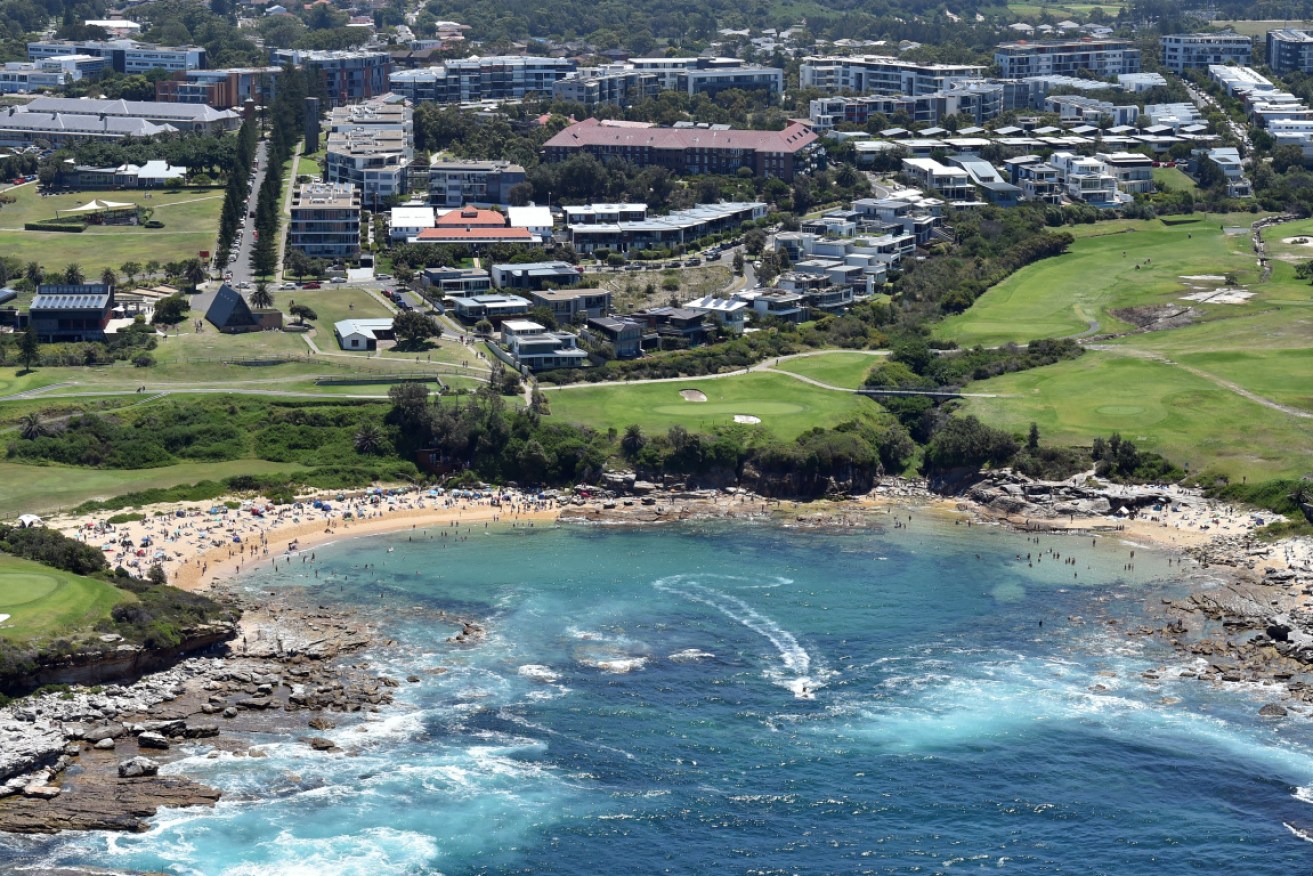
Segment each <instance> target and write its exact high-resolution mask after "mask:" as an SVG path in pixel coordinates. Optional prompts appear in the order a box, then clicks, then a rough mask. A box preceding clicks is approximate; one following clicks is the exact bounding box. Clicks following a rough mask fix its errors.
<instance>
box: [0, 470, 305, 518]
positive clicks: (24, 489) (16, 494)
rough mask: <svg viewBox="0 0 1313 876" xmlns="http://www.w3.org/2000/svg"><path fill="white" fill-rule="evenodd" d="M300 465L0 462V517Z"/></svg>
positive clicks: (278, 471) (34, 512) (276, 471)
mask: <svg viewBox="0 0 1313 876" xmlns="http://www.w3.org/2000/svg"><path fill="white" fill-rule="evenodd" d="M301 468H302V466H300V465H297V464H295V463H283V462H266V461H264V460H259V459H237V460H233V461H230V462H194V463H184V464H181V465H168V466H163V467H162V468H147V469H137V470H133V471H126V470H122V469H90V468H65V467H63V466H53V465H52V466H44V465H22V464H20V463H15V462H0V484H4V489H3V490H0V519H7V518H12V517H17V516H18V515H19V514H29V513H31V514H41V513H43V512H47V511H52V510H55V509H58V508H71V507H73V506H75V505H80V504H81V503H83V502H86V501H88V500H90V499H107V498H110V497H113V496H119V495H122V494H123V493H132V492H136V491H138V490H150V489H155V488H157V487H172V486H174V485H176V484H192V483H196V482H197V481H206V480H221V479H223V478H227V477H232V476H233V475H241V474H275V473H282V472H292V471H298V470H300V469H301Z"/></svg>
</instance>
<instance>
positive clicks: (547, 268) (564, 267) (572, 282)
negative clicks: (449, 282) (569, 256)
mask: <svg viewBox="0 0 1313 876" xmlns="http://www.w3.org/2000/svg"><path fill="white" fill-rule="evenodd" d="M491 273H492V284H493V285H494V286H496V287H497V288H498V289H546V288H547V287H549V286H554V287H557V288H560V287H562V286H578V285H579V284H580V283H582V282H583V279H584V275H583V274H582V273H580V271H579V269H578V268H577V267H575V266H574V265H572V264H570V263H569V262H527V263H517V264H505V265H493V266H492V271H491ZM531 297H532V296H531Z"/></svg>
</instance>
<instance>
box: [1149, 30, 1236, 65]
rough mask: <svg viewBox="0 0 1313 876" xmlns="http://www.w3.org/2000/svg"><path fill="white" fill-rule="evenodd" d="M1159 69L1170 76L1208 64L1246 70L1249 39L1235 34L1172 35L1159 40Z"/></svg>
mask: <svg viewBox="0 0 1313 876" xmlns="http://www.w3.org/2000/svg"><path fill="white" fill-rule="evenodd" d="M1158 45H1159V46H1160V47H1161V48H1162V62H1163V66H1164V67H1166V68H1167V69H1168V70H1171V71H1172V72H1173V73H1184V72H1185V71H1186V70H1189V69H1205V68H1207V67H1209V66H1210V65H1212V64H1231V63H1234V64H1240V65H1241V66H1247V65H1248V64H1249V62H1250V60H1251V59H1252V58H1253V54H1254V41H1253V39H1252V38H1251V37H1247V36H1241V35H1240V34H1236V33H1176V34H1167V35H1165V36H1162V37H1159V39H1158Z"/></svg>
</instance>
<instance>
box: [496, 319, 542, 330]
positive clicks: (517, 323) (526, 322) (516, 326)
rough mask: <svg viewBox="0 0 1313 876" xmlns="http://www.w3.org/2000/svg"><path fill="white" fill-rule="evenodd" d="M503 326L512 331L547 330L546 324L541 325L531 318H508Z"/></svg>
mask: <svg viewBox="0 0 1313 876" xmlns="http://www.w3.org/2000/svg"><path fill="white" fill-rule="evenodd" d="M501 326H502V328H503V329H505V330H508V331H512V332H545V331H547V328H546V326H541V325H539V324H538V323H536V322H534V321H533V320H531V319H508V320H506V321H505V322H503V323H502V324H501Z"/></svg>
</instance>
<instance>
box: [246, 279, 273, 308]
mask: <svg viewBox="0 0 1313 876" xmlns="http://www.w3.org/2000/svg"><path fill="white" fill-rule="evenodd" d="M251 306H252V307H254V308H256V309H257V310H268V309H269V308H271V307H273V306H274V296H273V293H271V292H270V291H269V284H268V283H265V282H264V281H260V282H259V283H256V284H255V291H254V292H252V293H251Z"/></svg>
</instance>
